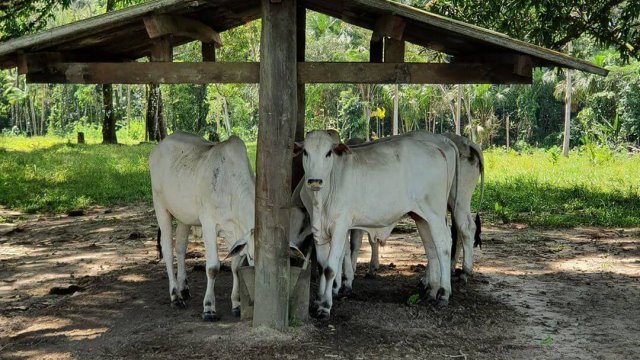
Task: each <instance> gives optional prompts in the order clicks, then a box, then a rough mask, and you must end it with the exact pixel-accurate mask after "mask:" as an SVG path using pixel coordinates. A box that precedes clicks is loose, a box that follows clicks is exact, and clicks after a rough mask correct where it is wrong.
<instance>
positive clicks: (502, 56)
mask: <svg viewBox="0 0 640 360" xmlns="http://www.w3.org/2000/svg"><path fill="white" fill-rule="evenodd" d="M452 62H454V63H459V64H465V63H482V64H484V63H486V64H500V65H512V66H513V73H514V74H516V75H520V76H531V71H532V70H533V59H532V58H531V56H528V55H522V54H517V53H481V54H465V55H458V56H455V57H453V60H452Z"/></svg>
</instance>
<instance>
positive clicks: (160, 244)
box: [156, 228, 162, 260]
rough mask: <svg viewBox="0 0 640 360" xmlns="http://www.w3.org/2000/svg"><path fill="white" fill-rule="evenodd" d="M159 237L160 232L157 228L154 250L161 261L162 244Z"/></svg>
mask: <svg viewBox="0 0 640 360" xmlns="http://www.w3.org/2000/svg"><path fill="white" fill-rule="evenodd" d="M160 235H162V231H160V228H158V238H157V239H156V250H158V259H161V260H162V243H161V242H160Z"/></svg>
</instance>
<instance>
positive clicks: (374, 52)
mask: <svg viewBox="0 0 640 360" xmlns="http://www.w3.org/2000/svg"><path fill="white" fill-rule="evenodd" d="M382 47H383V46H382V39H378V40H376V39H373V38H372V39H371V41H370V42H369V62H372V63H381V62H382Z"/></svg>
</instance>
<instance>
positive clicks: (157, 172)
mask: <svg viewBox="0 0 640 360" xmlns="http://www.w3.org/2000/svg"><path fill="white" fill-rule="evenodd" d="M149 170H150V173H151V187H152V191H153V197H154V202H155V201H158V202H161V203H162V204H163V207H164V208H166V209H167V210H168V211H169V212H170V213H171V214H172V215H173V216H174V217H176V218H177V219H178V220H180V221H182V222H184V223H187V224H192V225H198V224H199V217H200V216H201V214H203V213H211V212H212V211H213V209H219V208H222V207H228V206H229V204H231V202H232V200H233V199H232V198H233V197H234V195H235V194H234V192H235V193H239V192H251V194H249V195H248V197H250V196H251V195H252V194H253V174H252V172H251V168H250V166H249V162H248V158H247V151H246V148H245V146H244V143H243V142H242V140H240V139H239V138H237V137H231V138H230V139H229V140H227V141H224V142H220V143H211V142H208V141H206V140H204V139H202V138H200V137H198V136H194V135H189V134H183V133H177V134H172V135H170V136H168V137H167V138H166V139H164V140H163V141H161V142H160V143H159V144H158V145H157V146H156V148H155V149H154V150H153V152H152V153H151V156H150V158H149Z"/></svg>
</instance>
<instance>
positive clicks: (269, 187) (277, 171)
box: [253, 0, 298, 330]
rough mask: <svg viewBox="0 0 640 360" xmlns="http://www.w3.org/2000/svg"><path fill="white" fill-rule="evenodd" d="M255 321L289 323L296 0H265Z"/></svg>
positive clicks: (279, 326)
mask: <svg viewBox="0 0 640 360" xmlns="http://www.w3.org/2000/svg"><path fill="white" fill-rule="evenodd" d="M259 96H260V105H259V113H260V121H259V124H258V149H257V166H256V174H257V176H256V231H255V236H256V237H255V241H256V244H255V246H256V258H255V264H256V284H255V306H254V311H253V326H254V327H258V326H267V327H270V328H275V329H279V330H284V329H286V328H287V327H288V324H289V241H288V239H287V237H288V232H289V206H290V203H291V200H290V198H291V161H292V159H293V140H294V136H295V128H296V117H297V115H298V111H297V106H298V97H297V73H296V1H295V0H285V1H282V2H279V3H274V2H273V1H271V0H262V37H261V41H260V91H259Z"/></svg>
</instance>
